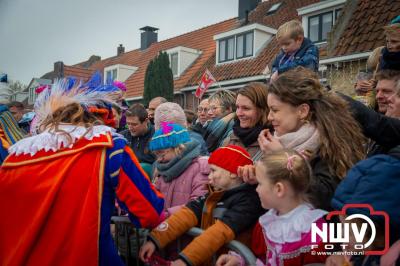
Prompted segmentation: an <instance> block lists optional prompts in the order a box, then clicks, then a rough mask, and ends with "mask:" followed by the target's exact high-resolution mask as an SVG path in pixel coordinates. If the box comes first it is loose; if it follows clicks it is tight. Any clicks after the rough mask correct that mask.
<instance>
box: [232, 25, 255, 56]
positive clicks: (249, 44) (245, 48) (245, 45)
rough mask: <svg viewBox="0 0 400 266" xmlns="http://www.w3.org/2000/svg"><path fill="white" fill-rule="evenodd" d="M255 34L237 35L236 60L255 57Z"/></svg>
mask: <svg viewBox="0 0 400 266" xmlns="http://www.w3.org/2000/svg"><path fill="white" fill-rule="evenodd" d="M253 40H254V33H253V32H252V31H251V32H247V33H243V34H239V35H236V58H244V57H249V56H252V55H253Z"/></svg>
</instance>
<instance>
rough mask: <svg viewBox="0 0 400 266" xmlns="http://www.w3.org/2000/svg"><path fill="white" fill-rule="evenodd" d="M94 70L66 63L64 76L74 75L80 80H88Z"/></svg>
mask: <svg viewBox="0 0 400 266" xmlns="http://www.w3.org/2000/svg"><path fill="white" fill-rule="evenodd" d="M93 72H94V71H93V69H87V68H81V67H76V66H66V65H64V77H68V76H74V77H76V78H77V79H78V80H82V81H87V80H89V78H90V77H91V75H92V74H93Z"/></svg>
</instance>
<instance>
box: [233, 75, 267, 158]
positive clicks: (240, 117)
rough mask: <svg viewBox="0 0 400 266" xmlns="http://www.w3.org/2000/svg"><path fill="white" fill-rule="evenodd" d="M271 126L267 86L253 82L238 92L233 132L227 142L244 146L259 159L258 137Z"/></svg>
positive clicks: (260, 152)
mask: <svg viewBox="0 0 400 266" xmlns="http://www.w3.org/2000/svg"><path fill="white" fill-rule="evenodd" d="M269 126H270V124H269V123H268V105H267V87H266V85H265V84H264V83H261V82H251V83H249V84H247V85H246V86H244V87H243V88H241V89H240V90H239V91H238V93H237V97H236V117H235V119H234V125H233V132H232V134H231V135H230V136H229V137H228V138H227V139H226V140H225V143H226V144H232V145H237V146H241V147H244V148H245V149H246V150H247V152H248V153H249V154H250V156H251V157H252V159H253V161H258V160H259V159H260V158H261V157H262V151H261V149H260V145H259V144H258V141H257V138H258V135H259V134H260V132H261V131H262V130H263V129H266V128H268V127H269Z"/></svg>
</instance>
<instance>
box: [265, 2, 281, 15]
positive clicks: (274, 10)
mask: <svg viewBox="0 0 400 266" xmlns="http://www.w3.org/2000/svg"><path fill="white" fill-rule="evenodd" d="M281 5H282V3H276V4H273V5H272V6H271V8H270V9H268V11H267V13H266V15H267V16H268V15H271V14H274V13H275V12H276V11H277V10H278V8H279V7H280V6H281Z"/></svg>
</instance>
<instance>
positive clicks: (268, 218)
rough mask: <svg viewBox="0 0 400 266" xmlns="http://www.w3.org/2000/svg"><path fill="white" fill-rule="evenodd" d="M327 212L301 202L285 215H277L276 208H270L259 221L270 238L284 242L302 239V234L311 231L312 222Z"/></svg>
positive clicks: (280, 242) (276, 241) (277, 241)
mask: <svg viewBox="0 0 400 266" xmlns="http://www.w3.org/2000/svg"><path fill="white" fill-rule="evenodd" d="M326 213H327V212H326V211H323V210H319V209H313V208H312V207H311V206H310V205H308V204H301V205H299V206H298V207H296V208H295V209H293V210H291V211H290V212H288V213H286V214H284V215H277V211H276V210H275V209H270V210H269V211H268V212H267V213H266V214H264V215H263V216H261V217H260V219H259V222H260V224H261V226H262V227H263V229H264V232H265V234H266V235H267V237H268V239H269V240H271V241H273V242H275V243H279V244H284V243H291V242H297V241H299V240H301V234H302V233H307V232H309V231H310V230H311V224H312V223H313V222H315V221H316V220H318V219H319V218H321V217H322V216H324V215H325V214H326Z"/></svg>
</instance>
